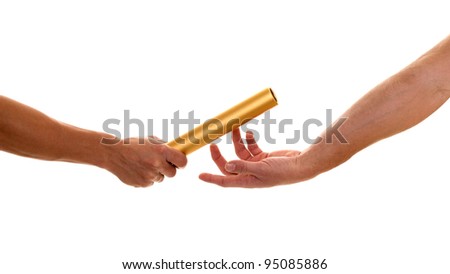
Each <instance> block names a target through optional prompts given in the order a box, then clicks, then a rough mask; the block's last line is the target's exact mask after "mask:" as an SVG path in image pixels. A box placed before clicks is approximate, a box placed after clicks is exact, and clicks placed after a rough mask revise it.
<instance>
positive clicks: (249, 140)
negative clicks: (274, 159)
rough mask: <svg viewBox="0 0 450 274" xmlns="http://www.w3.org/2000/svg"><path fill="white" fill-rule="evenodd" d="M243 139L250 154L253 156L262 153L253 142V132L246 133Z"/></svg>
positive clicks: (254, 141)
mask: <svg viewBox="0 0 450 274" xmlns="http://www.w3.org/2000/svg"><path fill="white" fill-rule="evenodd" d="M245 139H246V140H247V148H248V150H249V151H250V153H251V154H252V155H253V156H256V155H259V154H261V153H264V152H263V151H262V150H261V149H260V148H259V146H258V144H257V143H256V140H255V136H254V135H253V132H251V131H247V133H246V135H245Z"/></svg>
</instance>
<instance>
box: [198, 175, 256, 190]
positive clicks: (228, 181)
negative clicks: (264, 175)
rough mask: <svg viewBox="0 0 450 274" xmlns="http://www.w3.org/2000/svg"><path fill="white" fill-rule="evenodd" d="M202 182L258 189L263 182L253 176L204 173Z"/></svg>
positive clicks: (201, 177)
mask: <svg viewBox="0 0 450 274" xmlns="http://www.w3.org/2000/svg"><path fill="white" fill-rule="evenodd" d="M199 178H200V180H202V181H205V182H207V183H211V184H216V185H218V186H221V187H243V188H257V187H261V181H260V180H259V179H258V178H256V177H255V176H253V175H244V174H239V175H228V176H221V175H214V174H210V173H202V174H200V175H199Z"/></svg>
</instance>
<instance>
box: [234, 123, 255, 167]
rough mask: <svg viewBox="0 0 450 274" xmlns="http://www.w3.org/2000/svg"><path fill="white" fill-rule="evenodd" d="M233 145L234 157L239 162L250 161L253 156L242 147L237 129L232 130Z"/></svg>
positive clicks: (242, 143)
mask: <svg viewBox="0 0 450 274" xmlns="http://www.w3.org/2000/svg"><path fill="white" fill-rule="evenodd" d="M232 136H233V144H234V151H235V152H236V155H237V156H238V157H239V159H241V160H250V159H251V158H252V157H253V155H252V154H251V153H250V152H249V151H248V150H247V148H246V147H245V145H244V142H243V141H242V138H241V132H240V129H239V128H235V129H233V133H232Z"/></svg>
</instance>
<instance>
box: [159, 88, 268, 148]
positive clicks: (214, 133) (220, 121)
mask: <svg viewBox="0 0 450 274" xmlns="http://www.w3.org/2000/svg"><path fill="white" fill-rule="evenodd" d="M276 105H277V99H276V98H275V95H274V94H273V91H272V89H270V88H266V89H264V90H262V91H260V92H258V93H256V94H255V95H253V96H252V97H250V98H248V99H247V100H245V101H242V102H241V103H239V104H237V105H235V106H234V107H232V108H230V109H229V110H227V111H225V112H223V113H221V114H219V115H217V116H216V117H214V118H212V119H210V120H208V121H206V122H205V123H203V124H201V125H199V126H197V127H196V128H194V129H193V130H191V131H189V132H187V133H185V134H183V135H181V136H180V137H178V138H176V139H174V140H172V141H170V142H169V143H167V145H168V146H170V147H172V148H175V149H178V150H179V151H181V152H183V153H184V154H186V155H187V154H190V153H192V152H194V151H196V150H197V149H199V148H201V147H202V146H204V145H206V144H209V143H211V142H213V141H214V140H216V139H217V138H220V137H221V136H223V135H225V134H227V133H228V132H230V131H231V130H233V129H234V128H236V127H239V126H241V125H243V124H245V123H247V122H248V121H250V120H251V119H253V118H255V117H256V116H258V115H260V114H262V113H264V112H266V111H267V110H269V109H271V108H273V107H274V106H276Z"/></svg>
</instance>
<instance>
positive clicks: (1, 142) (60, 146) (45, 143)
mask: <svg viewBox="0 0 450 274" xmlns="http://www.w3.org/2000/svg"><path fill="white" fill-rule="evenodd" d="M0 111H1V116H0V149H1V150H4V151H7V152H11V153H14V154H17V155H21V156H26V157H32V158H37V159H42V160H58V161H68V162H76V163H84V164H91V165H96V166H102V165H103V163H104V161H105V155H106V153H105V151H104V150H105V149H107V147H106V146H102V145H100V141H101V139H102V137H105V138H111V136H109V135H108V134H105V133H100V132H95V131H90V130H85V129H80V128H77V127H74V126H71V125H67V124H64V123H61V122H58V121H56V120H54V119H52V118H50V117H48V116H47V115H45V114H43V113H41V112H39V111H37V110H35V109H33V108H31V107H28V106H26V105H24V104H21V103H19V102H16V101H14V100H12V99H9V98H7V97H4V96H0Z"/></svg>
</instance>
